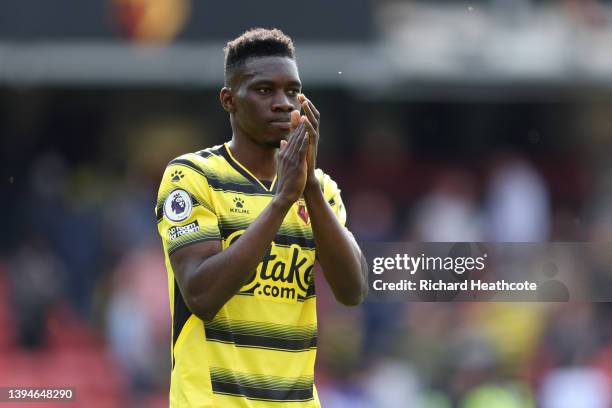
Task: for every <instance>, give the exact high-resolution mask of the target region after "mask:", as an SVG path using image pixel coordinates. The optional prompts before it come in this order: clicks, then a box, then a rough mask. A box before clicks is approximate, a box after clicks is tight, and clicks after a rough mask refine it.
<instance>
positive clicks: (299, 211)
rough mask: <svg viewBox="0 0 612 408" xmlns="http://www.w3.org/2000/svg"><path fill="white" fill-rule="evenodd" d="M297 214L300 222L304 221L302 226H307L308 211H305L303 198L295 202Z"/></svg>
mask: <svg viewBox="0 0 612 408" xmlns="http://www.w3.org/2000/svg"><path fill="white" fill-rule="evenodd" d="M297 214H298V215H299V216H300V218H301V219H302V221H304V224H308V223H309V222H310V218H309V217H308V210H307V209H306V202H305V201H304V199H303V198H300V199H299V200H298V202H297Z"/></svg>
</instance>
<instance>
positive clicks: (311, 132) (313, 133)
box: [304, 119, 317, 142]
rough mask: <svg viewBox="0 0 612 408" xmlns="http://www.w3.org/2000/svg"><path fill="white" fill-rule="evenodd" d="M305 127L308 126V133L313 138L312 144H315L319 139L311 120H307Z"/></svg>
mask: <svg viewBox="0 0 612 408" xmlns="http://www.w3.org/2000/svg"><path fill="white" fill-rule="evenodd" d="M304 125H306V131H307V132H308V134H309V136H310V137H311V138H312V139H311V142H315V141H316V138H317V131H316V129H315V127H314V126H313V124H312V123H310V120H309V119H306V120H305V121H304Z"/></svg>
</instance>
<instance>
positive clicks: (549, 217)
mask: <svg viewBox="0 0 612 408" xmlns="http://www.w3.org/2000/svg"><path fill="white" fill-rule="evenodd" d="M252 26H275V27H279V28H281V29H283V30H284V31H285V32H287V33H288V34H289V35H291V36H293V37H294V40H295V42H296V46H297V50H298V62H299V66H300V70H301V75H302V80H303V82H304V85H305V88H304V90H305V92H306V94H307V95H308V96H309V97H310V98H311V99H312V100H313V101H314V102H315V103H316V105H317V106H318V108H319V110H320V111H321V112H322V120H323V122H322V139H321V145H320V156H319V157H320V166H321V167H322V168H324V169H325V170H326V171H327V172H328V173H330V174H331V175H332V176H333V177H334V178H335V179H336V180H337V181H338V183H339V184H340V186H341V187H342V189H343V197H344V200H345V203H346V206H347V209H348V212H349V225H350V228H351V229H352V231H353V232H354V233H355V235H356V236H357V237H358V239H360V240H362V241H364V242H365V241H489V242H493V241H495V242H498V241H499V242H505V241H521V242H531V241H583V242H584V241H598V242H604V243H605V242H609V243H612V160H611V156H612V153H611V152H612V51H611V50H612V48H611V44H612V3H610V2H603V1H602V2H598V1H595V0H592V1H589V0H582V1H581V0H565V1H558V2H556V1H555V2H553V1H550V2H548V1H535V0H532V1H530V0H490V1H485V0H479V1H471V2H464V1H446V2H443V1H391V0H386V1H373V0H372V1H367V0H352V1H349V0H342V1H332V2H326V1H323V0H311V1H309V2H305V3H296V4H289V3H286V2H284V3H281V2H264V3H262V2H251V1H248V0H238V1H233V2H212V1H204V0H199V1H195V0H191V1H190V0H180V1H179V0H104V1H103V0H96V1H93V0H92V1H88V2H74V1H69V0H55V1H53V2H42V1H36V0H4V1H3V2H2V4H1V5H0V134H1V135H2V137H1V141H0V143H1V146H2V149H1V153H0V159H1V160H2V173H1V185H2V198H3V199H2V200H1V201H0V209H1V213H2V215H3V219H4V222H5V226H7V227H8V228H7V233H6V234H2V235H1V236H0V242H1V252H0V386H39V387H43V386H45V387H49V386H71V387H74V388H75V390H76V394H77V401H76V402H75V403H74V404H75V405H74V406H80V407H163V406H167V389H168V378H169V362H170V359H169V338H170V337H169V332H170V317H169V311H168V298H167V281H166V272H165V269H164V265H163V256H162V252H161V244H160V241H159V239H158V237H157V234H156V226H155V218H154V214H153V207H154V203H155V196H156V189H157V187H158V183H159V181H160V177H161V174H162V171H163V169H164V166H165V164H166V163H167V162H168V161H169V160H170V159H171V158H173V157H174V156H176V155H178V154H181V153H183V152H186V151H194V150H196V149H200V148H202V147H204V146H210V145H213V144H219V143H222V142H223V141H225V140H227V139H229V137H230V128H229V124H228V120H227V117H226V114H225V113H224V112H223V110H222V109H221V108H220V106H219V103H218V97H217V95H218V90H219V89H220V87H221V84H222V73H223V54H222V47H223V45H224V43H225V41H227V40H229V39H231V38H234V37H235V36H236V35H238V34H239V33H241V32H242V31H244V30H245V29H246V28H249V27H252ZM374 209H375V210H374ZM611 254H612V251H602V255H601V257H594V258H593V259H591V263H590V264H589V265H584V268H585V270H587V269H599V270H604V271H606V272H607V273H609V272H610V268H611V266H610V265H612V255H611ZM608 282H610V281H608ZM610 289H611V290H612V287H610ZM318 291H319V326H320V337H319V358H318V363H317V383H318V388H319V393H320V395H321V399H322V402H323V406H324V407H325V408H344V407H353V408H396V407H416V408H454V407H458V408H532V407H533V408H535V407H542V408H610V407H612V398H611V394H612V391H611V390H612V306H611V305H610V304H608V303H404V304H401V303H389V304H374V303H366V304H365V305H363V306H362V307H360V308H358V309H346V308H343V307H340V306H338V305H336V304H335V302H334V301H333V298H332V295H331V293H330V292H329V290H327V288H326V286H325V285H323V284H319V285H318ZM68 405H70V404H62V406H68ZM32 406H38V407H40V406H44V404H40V403H37V404H33V405H32Z"/></svg>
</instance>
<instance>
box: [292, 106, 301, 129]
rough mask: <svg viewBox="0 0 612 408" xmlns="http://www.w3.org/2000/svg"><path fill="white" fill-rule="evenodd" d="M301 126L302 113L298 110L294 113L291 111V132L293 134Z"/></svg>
mask: <svg viewBox="0 0 612 408" xmlns="http://www.w3.org/2000/svg"><path fill="white" fill-rule="evenodd" d="M299 124H300V111H299V110H297V109H296V110H294V111H291V131H292V132H293V131H294V130H295V128H296V127H297V126H298V125H299Z"/></svg>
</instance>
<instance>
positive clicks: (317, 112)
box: [308, 99, 321, 123]
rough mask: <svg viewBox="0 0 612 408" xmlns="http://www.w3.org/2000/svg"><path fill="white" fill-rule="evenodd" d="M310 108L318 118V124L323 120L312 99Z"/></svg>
mask: <svg viewBox="0 0 612 408" xmlns="http://www.w3.org/2000/svg"><path fill="white" fill-rule="evenodd" d="M308 107H309V108H310V110H312V113H314V115H315V118H317V123H318V122H319V121H320V120H321V114H320V113H319V111H318V110H317V108H316V107H315V106H314V103H312V101H311V100H310V99H308Z"/></svg>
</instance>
